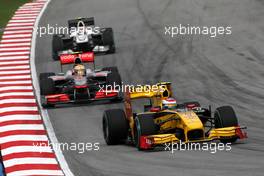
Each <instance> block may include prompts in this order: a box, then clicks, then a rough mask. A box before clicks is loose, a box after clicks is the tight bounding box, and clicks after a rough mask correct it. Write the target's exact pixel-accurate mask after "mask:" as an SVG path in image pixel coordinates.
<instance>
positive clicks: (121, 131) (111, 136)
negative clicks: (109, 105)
mask: <svg viewBox="0 0 264 176" xmlns="http://www.w3.org/2000/svg"><path fill="white" fill-rule="evenodd" d="M103 134H104V139H105V142H106V144H107V145H115V144H119V143H121V142H123V141H125V140H126V138H127V136H128V121H127V119H126V116H125V112H124V111H123V110H122V109H110V110H106V111H105V112H104V115H103Z"/></svg>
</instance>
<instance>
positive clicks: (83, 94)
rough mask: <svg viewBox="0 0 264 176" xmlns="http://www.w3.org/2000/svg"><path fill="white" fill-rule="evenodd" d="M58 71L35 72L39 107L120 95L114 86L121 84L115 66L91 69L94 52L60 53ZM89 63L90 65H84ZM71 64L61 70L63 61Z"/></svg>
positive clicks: (105, 98)
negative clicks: (37, 79) (39, 100)
mask: <svg viewBox="0 0 264 176" xmlns="http://www.w3.org/2000/svg"><path fill="white" fill-rule="evenodd" d="M60 63H61V72H62V73H59V74H57V75H55V73H41V74H40V75H39V82H40V94H41V97H42V98H41V101H42V105H43V107H51V106H52V107H53V106H55V105H57V104H65V103H80V102H88V103H89V102H92V101H96V100H112V101H117V100H121V99H122V95H121V93H120V92H119V91H116V89H115V87H116V86H117V85H119V86H120V85H121V84H122V81H121V77H120V74H119V72H118V69H117V68H116V67H105V68H102V69H97V70H96V69H95V63H94V53H93V52H85V53H75V54H65V55H61V56H60ZM84 63H93V67H94V69H91V68H88V67H87V68H86V66H87V65H88V64H86V65H85V64H84ZM65 64H74V65H73V67H72V69H70V70H68V71H67V72H66V73H63V65H65Z"/></svg>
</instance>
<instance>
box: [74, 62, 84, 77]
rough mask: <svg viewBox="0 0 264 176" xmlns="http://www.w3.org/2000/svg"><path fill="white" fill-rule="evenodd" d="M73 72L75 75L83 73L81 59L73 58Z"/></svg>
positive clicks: (82, 74)
mask: <svg viewBox="0 0 264 176" xmlns="http://www.w3.org/2000/svg"><path fill="white" fill-rule="evenodd" d="M73 73H74V75H76V76H84V75H85V66H84V65H83V64H82V60H81V59H80V58H76V59H75V65H74V66H73Z"/></svg>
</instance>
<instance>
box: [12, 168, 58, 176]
mask: <svg viewBox="0 0 264 176" xmlns="http://www.w3.org/2000/svg"><path fill="white" fill-rule="evenodd" d="M28 173H30V175H39V176H40V175H43V176H47V175H56V176H59V175H63V173H62V171H60V170H41V169H38V170H24V171H23V170H22V171H16V172H12V173H10V174H8V176H25V175H28Z"/></svg>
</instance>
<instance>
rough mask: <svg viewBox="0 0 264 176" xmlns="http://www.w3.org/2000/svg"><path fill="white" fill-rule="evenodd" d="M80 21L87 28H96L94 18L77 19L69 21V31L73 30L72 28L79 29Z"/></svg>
mask: <svg viewBox="0 0 264 176" xmlns="http://www.w3.org/2000/svg"><path fill="white" fill-rule="evenodd" d="M80 21H81V22H83V24H84V25H85V26H86V27H87V26H94V17H90V18H77V19H73V20H69V21H68V26H69V29H71V28H77V27H78V23H79V22H80Z"/></svg>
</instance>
